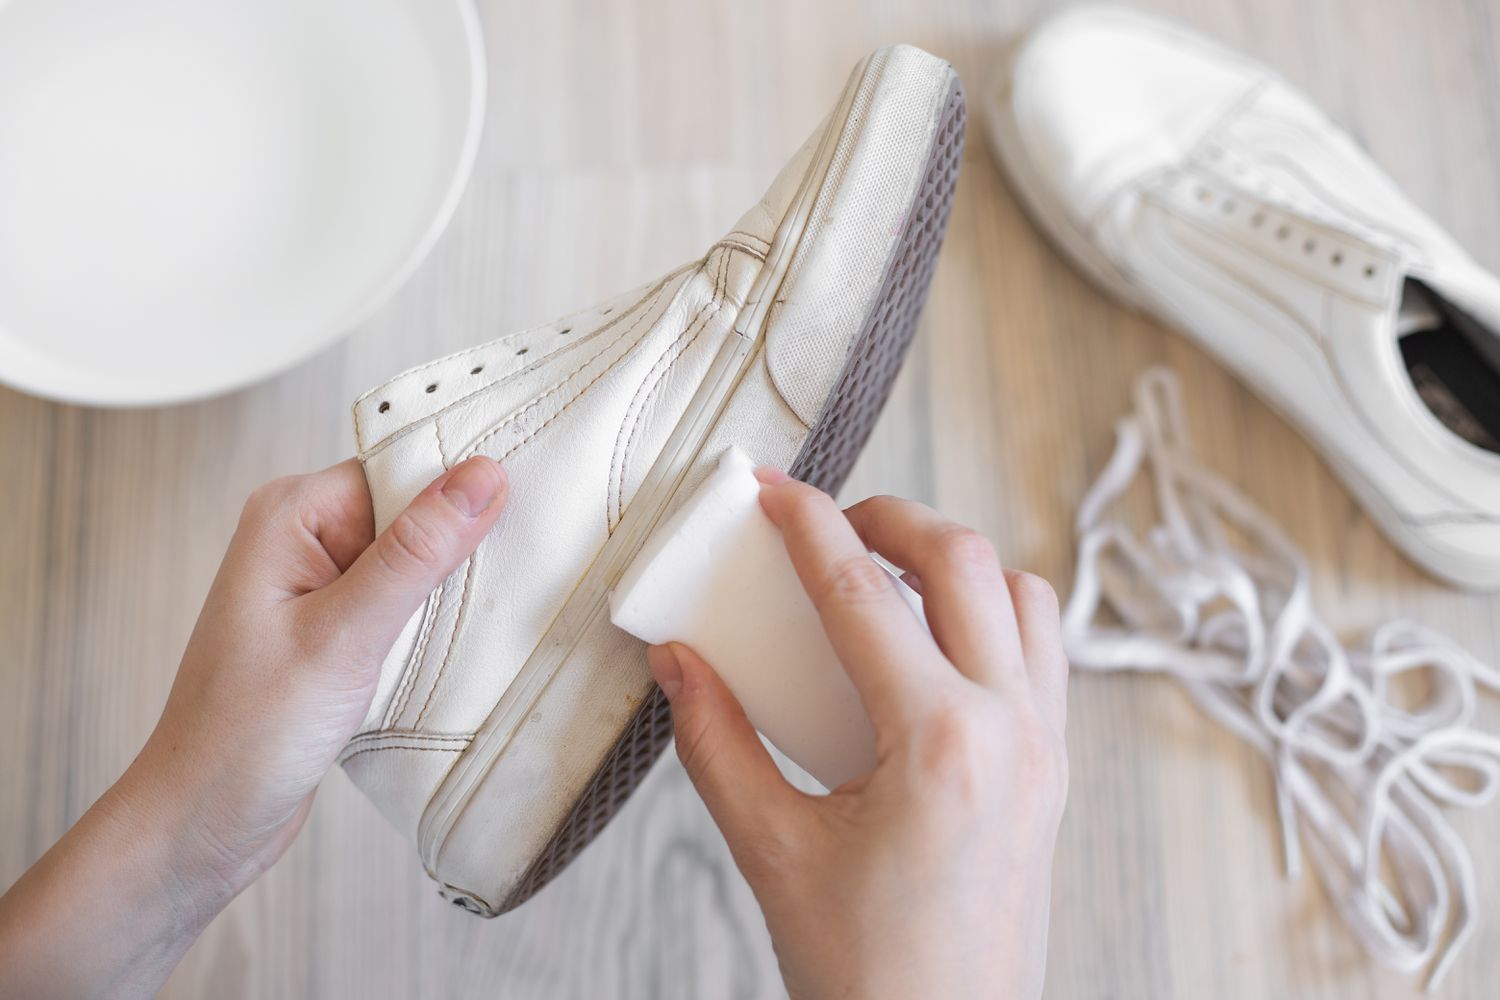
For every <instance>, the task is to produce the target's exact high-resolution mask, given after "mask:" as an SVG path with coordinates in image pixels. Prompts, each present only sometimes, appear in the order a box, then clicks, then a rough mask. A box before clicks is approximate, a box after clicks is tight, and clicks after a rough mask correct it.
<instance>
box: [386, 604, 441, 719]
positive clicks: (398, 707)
mask: <svg viewBox="0 0 1500 1000" xmlns="http://www.w3.org/2000/svg"><path fill="white" fill-rule="evenodd" d="M447 586H448V581H447V579H446V578H445V579H444V580H443V582H442V583H440V584H438V586H437V590H436V591H434V592H433V593H432V594H430V595H428V598H427V609H426V614H424V615H423V616H422V629H421V631H420V632H419V633H418V634H417V644H416V647H415V648H414V649H413V650H412V654H411V658H410V659H408V660H407V661H406V668H405V669H404V670H403V671H402V672H401V680H400V681H399V682H398V684H397V687H396V695H395V697H393V698H392V699H391V705H390V707H389V708H387V709H386V713H385V724H386V725H387V726H392V725H395V723H396V720H397V719H399V718H401V713H402V712H404V711H406V702H407V699H408V698H410V697H411V689H412V688H413V687H414V686H416V682H417V675H418V674H419V673H421V672H422V656H423V654H424V653H426V652H427V642H428V640H429V639H431V638H432V632H433V626H434V625H435V624H436V623H437V616H438V609H439V608H440V607H441V606H442V603H443V591H444V589H445V588H446V587H447Z"/></svg>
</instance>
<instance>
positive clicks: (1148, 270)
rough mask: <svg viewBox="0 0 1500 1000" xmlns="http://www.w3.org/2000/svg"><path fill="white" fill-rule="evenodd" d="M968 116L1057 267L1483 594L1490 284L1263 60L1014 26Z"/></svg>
mask: <svg viewBox="0 0 1500 1000" xmlns="http://www.w3.org/2000/svg"><path fill="white" fill-rule="evenodd" d="M986 111H987V113H988V116H989V126H990V128H989V131H990V137H991V140H992V142H993V144H994V148H995V151H996V154H997V156H998V157H999V159H1000V161H1001V164H1002V165H1003V167H1004V169H1005V171H1006V173H1007V174H1008V175H1009V177H1010V180H1011V182H1012V184H1013V186H1014V188H1015V190H1016V191H1017V193H1018V196H1019V197H1020V199H1021V200H1022V202H1023V203H1024V204H1025V206H1026V208H1027V210H1028V211H1029V212H1030V213H1031V215H1032V216H1033V218H1034V219H1035V220H1036V222H1037V223H1038V225H1039V226H1040V228H1041V229H1042V230H1043V231H1044V232H1045V233H1046V234H1047V235H1048V236H1049V237H1050V238H1051V239H1052V241H1053V242H1054V243H1056V244H1057V245H1058V247H1059V248H1060V249H1061V250H1062V251H1063V252H1064V253H1065V254H1066V255H1067V256H1068V257H1069V258H1070V259H1071V260H1072V261H1073V263H1074V264H1075V265H1077V266H1078V267H1079V268H1080V269H1081V270H1082V271H1084V272H1085V273H1086V274H1087V275H1088V276H1089V277H1090V278H1092V279H1093V280H1094V281H1095V282H1096V283H1097V284H1099V285H1100V286H1102V287H1103V288H1104V289H1106V290H1108V291H1110V292H1112V293H1114V294H1115V295H1116V296H1118V297H1119V298H1121V299H1123V300H1125V301H1126V302H1128V303H1130V304H1132V305H1135V306H1137V307H1139V308H1141V309H1143V310H1145V311H1147V312H1149V313H1152V314H1155V315H1157V316H1159V317H1161V318H1163V319H1165V320H1166V321H1167V322H1169V323H1171V324H1172V325H1174V326H1177V327H1179V328H1181V329H1182V330H1184V331H1186V332H1187V333H1188V334H1190V335H1191V336H1192V337H1193V338H1194V339H1195V340H1197V341H1198V342H1200V343H1201V344H1203V345H1204V346H1205V347H1206V348H1207V349H1208V350H1210V351H1211V352H1212V353H1213V354H1214V355H1215V356H1217V357H1218V358H1219V359H1220V360H1221V361H1222V362H1223V363H1224V364H1226V365H1227V366H1228V367H1229V368H1230V369H1232V370H1233V371H1234V372H1235V373H1236V374H1238V375H1239V376H1240V377H1241V378H1243V379H1244V380H1245V381H1246V382H1247V383H1248V384H1249V385H1250V386H1251V387H1252V388H1254V389H1255V390H1256V391H1257V392H1258V393H1259V394H1260V395H1261V396H1262V397H1263V398H1264V399H1266V400H1267V401H1268V402H1269V403H1270V404H1271V405H1273V406H1275V407H1276V408H1277V409H1278V410H1280V412H1281V413H1283V414H1284V415H1285V416H1286V417H1287V418H1288V419H1289V420H1290V421H1292V423H1293V424H1294V425H1295V426H1296V427H1298V428H1299V429H1300V430H1301V431H1302V433H1303V434H1304V435H1306V436H1307V437H1308V438H1309V439H1310V440H1311V441H1312V442H1313V443H1314V444H1316V445H1317V446H1318V447H1319V448H1320V449H1321V451H1322V453H1323V454H1324V456H1325V457H1326V458H1327V460H1328V462H1329V464H1330V465H1331V466H1332V467H1333V468H1334V469H1335V471H1337V472H1338V473H1339V474H1340V476H1341V477H1342V478H1343V479H1344V481H1345V483H1346V484H1347V485H1348V486H1349V488H1350V489H1351V490H1352V491H1353V493H1354V495H1355V496H1356V497H1357V498H1358V499H1359V501H1360V502H1361V503H1362V504H1363V506H1364V507H1365V509H1366V510H1367V511H1368V512H1369V513H1370V515H1371V516H1372V517H1373V518H1374V519H1375V521H1376V522H1377V523H1378V524H1379V525H1380V526H1381V527H1382V528H1383V529H1384V530H1385V532H1386V533H1387V535H1388V536H1389V537H1390V538H1391V539H1392V540H1393V541H1395V542H1396V543H1397V544H1398V545H1400V546H1401V548H1403V549H1404V550H1405V551H1406V552H1407V554H1409V555H1410V556H1411V557H1412V558H1413V559H1414V560H1416V561H1417V562H1418V563H1419V564H1421V565H1422V566H1424V567H1426V568H1427V569H1428V570H1430V571H1431V572H1432V573H1434V574H1436V575H1438V576H1440V577H1443V578H1446V579H1447V580H1450V581H1452V582H1454V583H1457V584H1460V585H1463V586H1468V587H1474V588H1482V589H1493V588H1497V587H1500V280H1497V279H1496V278H1495V277H1494V276H1492V275H1490V274H1488V273H1486V272H1485V271H1483V270H1482V269H1481V268H1480V267H1479V266H1478V265H1477V264H1475V263H1474V261H1473V260H1472V259H1471V258H1470V257H1469V256H1468V255H1467V254H1466V253H1465V252H1464V251H1463V250H1462V249H1461V248H1460V247H1459V246H1458V245H1456V244H1455V243H1454V242H1453V241H1452V239H1450V238H1449V237H1448V236H1447V235H1446V234H1444V233H1443V232H1442V231H1441V230H1440V229H1439V228H1438V226H1437V225H1436V224H1435V223H1434V222H1433V221H1432V220H1431V219H1429V218H1427V216H1426V215H1424V214H1423V213H1422V212H1421V211H1420V210H1419V209H1417V208H1416V207H1415V206H1414V205H1413V204H1412V203H1411V202H1410V201H1409V200H1408V199H1407V198H1406V197H1405V196H1404V195H1403V194H1402V193H1401V192H1400V190H1398V189H1397V187H1396V185H1395V184H1394V183H1393V182H1392V181H1391V180H1390V179H1389V178H1388V177H1387V176H1386V175H1385V174H1384V173H1383V172H1382V171H1381V170H1380V169H1379V167H1377V166H1376V165H1375V164H1374V163H1373V162H1372V161H1371V160H1370V159H1369V157H1368V156H1367V155H1366V154H1365V153H1364V152H1363V151H1362V150H1360V149H1359V148H1358V147H1357V146H1356V145H1355V144H1354V143H1353V142H1352V141H1351V140H1350V139H1349V137H1348V136H1347V135H1345V134H1344V133H1343V132H1342V131H1341V130H1340V129H1339V128H1338V127H1336V126H1335V125H1333V124H1332V123H1331V122H1330V121H1329V120H1328V119H1327V118H1326V117H1325V116H1324V115H1323V114H1322V113H1321V112H1320V111H1319V110H1318V109H1317V108H1316V107H1314V106H1313V105H1312V103H1311V102H1310V101H1308V99H1307V98H1305V97H1304V96H1303V95H1301V94H1300V93H1298V92H1297V91H1296V90H1294V89H1293V88H1292V87H1291V86H1289V85H1288V84H1287V83H1285V82H1284V81H1283V80H1281V79H1280V78H1279V77H1278V76H1277V75H1276V74H1275V73H1273V72H1272V71H1270V70H1269V69H1267V68H1266V67H1264V66H1262V65H1260V64H1258V63H1256V62H1254V61H1252V60H1250V59H1248V58H1246V57H1244V56H1242V55H1239V54H1237V53H1235V52H1232V51H1229V50H1227V49H1225V48H1223V47H1222V46H1219V45H1216V44H1214V43H1213V42H1210V41H1208V40H1207V39H1204V38H1202V37H1200V36H1198V35H1196V34H1194V33H1192V32H1190V31H1188V30H1186V29H1184V28H1182V27H1179V26H1177V25H1175V24H1172V23H1169V22H1164V21H1160V20H1157V19H1155V18H1151V17H1146V16H1144V15H1140V14H1136V13H1133V12H1130V11H1126V10H1120V9H1117V8H1094V7H1080V8H1074V9H1072V10H1069V11H1067V12H1065V13H1063V14H1061V15H1059V16H1056V17H1053V18H1051V19H1050V20H1047V21H1044V22H1043V23H1041V24H1040V25H1039V26H1037V27H1036V28H1034V29H1033V30H1032V31H1031V32H1030V33H1029V34H1028V35H1027V36H1025V37H1024V38H1023V39H1021V41H1020V42H1019V43H1018V44H1017V45H1016V47H1015V49H1014V50H1013V52H1012V53H1011V56H1010V60H1009V65H1008V67H1006V70H1005V72H1004V73H1003V74H1002V79H1001V81H1000V83H999V86H998V87H997V88H996V90H995V91H994V92H993V93H992V94H991V95H990V99H989V100H988V101H987V102H986Z"/></svg>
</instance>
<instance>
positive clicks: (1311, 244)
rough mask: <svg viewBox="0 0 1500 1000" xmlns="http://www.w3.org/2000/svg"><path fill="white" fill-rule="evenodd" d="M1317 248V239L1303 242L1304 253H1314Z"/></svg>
mask: <svg viewBox="0 0 1500 1000" xmlns="http://www.w3.org/2000/svg"><path fill="white" fill-rule="evenodd" d="M1316 249H1318V241H1317V240H1312V239H1310V240H1306V241H1305V242H1303V244H1302V252H1303V253H1312V252H1313V251H1314V250H1316Z"/></svg>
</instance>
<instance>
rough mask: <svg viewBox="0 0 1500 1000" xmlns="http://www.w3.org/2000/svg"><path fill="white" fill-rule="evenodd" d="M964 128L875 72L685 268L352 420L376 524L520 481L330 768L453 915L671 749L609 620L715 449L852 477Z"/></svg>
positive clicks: (548, 863)
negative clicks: (395, 832)
mask: <svg viewBox="0 0 1500 1000" xmlns="http://www.w3.org/2000/svg"><path fill="white" fill-rule="evenodd" d="M963 125H964V99H963V92H962V90H961V88H960V87H959V84H958V79H957V77H956V76H955V75H954V73H953V70H952V68H951V67H950V66H948V64H947V63H945V62H943V61H941V60H939V59H936V58H934V57H932V56H930V55H928V54H926V53H924V52H921V51H919V50H917V49H914V48H910V47H908V46H898V47H895V48H889V49H882V50H880V51H878V52H876V53H874V54H873V55H871V56H869V57H868V58H866V59H865V60H864V61H863V62H862V63H860V65H859V66H858V67H857V68H856V69H855V70H854V73H853V75H852V76H851V77H850V79H849V83H848V84H847V86H846V87H845V89H844V92H843V95H842V97H840V99H839V102H838V105H837V107H836V108H835V109H834V111H833V113H832V114H831V115H830V117H829V118H828V119H827V120H826V122H825V124H824V125H823V126H822V127H820V128H819V129H818V130H817V132H816V133H815V134H814V135H813V136H812V138H811V139H809V140H808V142H807V143H806V144H805V145H804V146H803V147H802V149H801V151H799V152H798V153H797V155H796V156H795V157H793V159H792V161H791V163H790V164H789V165H788V166H787V167H786V168H785V169H784V170H783V171H782V173H781V174H780V176H779V177H777V179H776V181H775V183H774V184H773V185H772V186H771V189H770V191H769V192H768V193H767V194H766V196H765V197H764V198H763V199H762V200H761V202H760V203H759V204H758V205H756V206H755V207H754V208H752V209H751V210H750V211H749V212H748V213H747V214H746V215H745V216H744V217H743V218H742V219H741V220H740V221H739V223H738V224H736V225H735V227H734V228H733V229H731V230H730V232H729V233H728V234H727V235H726V236H725V237H724V238H723V239H722V240H720V241H719V242H718V243H716V244H714V245H713V246H712V247H710V248H709V250H708V253H707V254H705V255H704V256H703V257H702V258H701V259H699V260H696V261H694V262H692V263H690V264H687V265H685V266H683V267H681V268H678V269H677V270H675V271H673V272H672V273H670V274H668V275H666V276H665V277H663V278H661V279H660V280H658V281H654V282H652V283H651V284H649V285H646V286H645V287H643V288H640V289H637V290H635V291H633V292H630V293H628V294H625V295H621V296H619V297H618V298H614V299H611V300H609V301H608V302H604V303H602V304H601V305H599V306H596V307H594V308H592V309H586V310H584V311H582V312H579V313H575V314H573V315H571V316H567V317H565V318H563V319H560V320H558V321H557V322H555V323H550V324H547V325H546V326H542V327H538V328H536V329H533V330H526V331H524V332H522V333H518V334H515V335H513V336H509V337H503V338H501V339H499V340H496V341H493V342H491V343H489V344H485V345H482V346H480V347H476V348H473V349H471V350H467V351H463V352H461V353H458V354H455V355H452V356H451V357H447V358H443V359H442V360H439V361H434V362H432V363H431V364H428V365H423V366H421V367H419V368H414V369H412V370H411V371H408V372H405V373H404V374H401V375H398V376H397V377H396V378H394V379H392V380H391V381H389V382H387V383H385V384H383V385H381V386H378V387H376V388H375V389H372V390H371V391H370V392H368V393H366V394H365V395H364V396H362V397H360V399H359V400H358V401H357V402H356V403H355V406H354V423H355V434H356V438H357V442H358V446H359V455H360V459H361V460H362V461H363V463H364V467H365V473H366V476H367V477H368V479H369V483H370V489H371V492H372V494H373V496H374V502H375V513H376V521H377V525H378V527H379V528H381V529H384V527H385V526H386V525H387V524H388V523H389V522H390V521H391V519H392V518H393V517H394V516H395V515H396V513H397V512H398V511H400V510H401V509H402V508H403V507H404V506H405V505H406V503H407V502H408V501H409V500H411V498H412V497H413V496H415V494H416V493H417V492H418V491H419V490H420V489H421V488H422V487H423V486H424V485H425V484H426V483H428V482H429V481H430V480H431V479H433V478H434V477H435V476H436V475H437V474H438V473H439V472H441V471H442V469H444V468H445V467H449V466H452V465H454V464H455V463H457V462H459V461H461V460H463V459H464V458H467V457H469V456H471V455H474V454H476V453H483V454H486V455H490V456H492V457H494V458H496V459H498V460H500V461H501V462H503V463H504V464H505V466H506V468H507V470H508V471H509V473H510V482H511V491H510V499H509V502H508V505H507V508H506V511H505V514H504V515H503V516H502V518H501V520H500V522H499V524H498V525H497V526H496V528H495V530H494V532H493V533H492V534H491V535H490V537H489V538H488V539H487V540H486V541H485V542H484V544H483V545H481V546H480V548H479V550H478V552H477V553H475V555H474V556H473V557H472V558H471V559H470V560H469V561H468V562H467V563H466V564H465V565H464V566H463V567H462V568H461V569H460V570H459V571H458V572H456V573H455V574H454V575H453V576H452V577H450V578H449V579H448V581H447V582H446V583H444V584H443V586H442V587H440V588H439V589H438V590H437V591H436V592H434V593H433V595H432V596H431V598H430V599H429V600H428V601H427V603H426V606H425V607H424V608H423V610H422V611H421V612H419V613H418V614H417V615H416V616H415V617H414V618H413V619H412V620H411V622H410V623H408V625H407V627H406V630H405V632H404V633H403V635H402V637H401V639H400V641H399V642H398V643H397V645H396V647H395V649H394V650H392V652H391V655H390V656H389V658H387V660H386V662H385V664H384V667H383V669H382V673H381V679H380V685H379V688H378V690H377V693H376V696H375V700H374V703H373V705H372V706H371V708H370V714H369V717H368V718H367V719H366V720H365V725H364V726H363V727H362V728H363V732H361V733H360V734H359V735H358V736H356V737H355V738H354V739H353V740H352V741H351V742H350V743H349V745H348V747H347V748H346V749H345V750H344V752H343V755H342V757H341V761H342V763H343V765H344V769H345V771H346V772H348V774H349V775H350V777H351V778H353V780H354V782H355V783H356V784H357V785H359V787H360V788H361V789H363V790H364V791H365V793H366V794H367V795H369V796H370V798H371V799H373V800H374V801H375V803H376V804H377V805H378V806H379V807H380V809H381V810H382V811H383V812H384V813H385V815H386V816H387V817H388V818H389V819H390V820H391V821H392V822H393V823H395V824H396V826H397V827H399V828H400V829H402V830H405V831H408V832H409V833H410V834H411V835H412V836H413V837H414V838H415V840H416V842H417V847H418V851H419V853H420V855H421V858H422V862H423V864H424V865H425V866H426V868H427V871H428V873H429V874H430V875H431V876H432V877H433V878H434V879H435V880H436V881H437V882H438V883H439V884H440V886H441V890H442V892H443V894H444V895H445V896H446V897H447V898H449V899H451V900H452V901H453V902H454V903H455V904H457V905H460V906H463V907H465V908H466V909H469V910H471V911H473V912H476V913H480V914H484V915H486V916H494V915H495V914H498V913H501V912H504V911H505V910H507V909H510V908H511V907H514V906H516V905H517V904H519V903H521V902H522V901H524V900H525V899H526V898H527V897H528V896H530V895H531V894H532V893H533V892H535V891H536V890H537V889H538V888H540V887H541V886H542V885H544V884H545V883H546V882H547V881H548V880H549V879H551V878H552V877H553V875H555V874H556V873H557V872H558V871H559V870H560V869H561V868H562V866H563V865H565V864H566V863H567V862H568V861H569V860H571V858H572V857H573V856H574V855H575V854H576V853H577V852H578V851H579V850H580V849H582V848H583V847H584V846H585V845H586V844H587V843H588V842H589V840H591V839H592V838H593V836H594V835H595V834H596V833H597V832H598V831H599V829H600V828H601V827H602V826H603V825H604V824H605V823H606V822H607V821H608V820H609V818H610V817H611V816H612V815H613V813H614V812H615V810H616V809H617V808H618V807H619V806H620V804H621V803H622V802H623V801H624V799H625V798H626V796H628V795H629V794H630V792H631V791H632V790H633V789H634V787H635V785H636V784H637V782H639V781H640V779H641V778H642V777H643V776H644V774H645V773H646V771H647V770H648V768H649V767H650V766H651V764H652V762H653V761H654V760H655V759H656V757H657V754H658V752H659V751H660V750H661V748H662V746H663V745H664V744H665V743H666V741H667V739H668V737H669V735H670V732H671V727H670V719H669V715H668V712H667V709H666V705H665V702H664V700H663V699H662V698H661V697H660V694H659V692H657V690H656V688H655V685H654V684H653V683H652V680H651V675H650V672H649V670H648V668H647V666H646V662H645V657H644V653H643V650H644V646H643V645H642V644H641V643H640V642H638V641H637V640H635V639H633V638H631V637H630V636H628V635H627V634H625V633H624V632H622V631H620V630H618V629H616V628H615V627H614V626H613V625H611V624H610V622H609V615H608V607H607V603H606V602H607V597H608V594H609V592H610V590H611V588H612V587H613V586H614V584H615V583H616V582H617V580H618V578H619V576H620V574H621V573H622V572H623V570H624V569H625V568H626V566H627V565H628V564H629V563H630V561H631V559H632V557H633V556H634V555H635V554H636V552H637V551H638V550H639V549H640V547H641V545H642V543H644V542H645V540H646V538H647V536H648V534H649V533H650V532H651V529H652V527H653V526H654V525H656V524H657V523H658V522H660V521H661V520H662V519H663V518H664V517H665V516H666V515H668V514H670V513H671V511H672V510H673V509H674V507H675V505H676V504H677V503H678V502H679V498H684V499H685V498H686V497H687V496H688V495H689V494H690V493H691V492H692V490H693V488H694V487H695V486H696V485H697V484H698V482H700V481H701V480H702V479H704V478H705V477H706V476H707V475H708V473H709V472H710V471H711V470H712V468H713V465H714V462H715V460H716V458H717V456H718V455H720V454H721V453H722V452H723V451H724V450H725V448H726V447H728V446H730V445H736V446H738V447H739V448H741V449H743V450H744V451H745V452H747V453H748V454H749V455H750V456H751V457H752V458H753V459H755V460H756V461H757V462H761V463H773V464H776V465H778V466H781V467H784V468H787V469H788V470H789V471H790V472H791V473H792V474H793V475H795V476H798V477H799V478H803V479H806V480H807V481H809V482H812V483H816V484H817V485H819V486H821V487H822V488H824V489H827V490H833V489H836V488H837V487H838V486H839V484H840V483H841V481H842V480H843V478H844V476H845V474H846V473H847V472H848V470H849V467H850V466H851V465H852V464H853V462H854V459H855V456H856V455H857V454H858V452H859V449H860V448H861V446H862V445H863V443H864V440H865V438H866V436H867V435H868V433H869V431H870V428H871V425H872V424H873V422H874V420H875V416H876V414H877V413H878V411H879V409H880V407H881V405H882V403H883V402H884V400H885V397H886V394H887V392H888V390H889V388H890V384H891V381H892V380H893V379H894V377H895V374H896V371H897V369H898V368H899V366H900V363H901V358H902V355H903V353H904V352H905V349H906V346H907V343H908V342H909V340H910V338H911V336H912V332H913V330H914V328H915V325H916V321H917V315H918V312H919V311H920V309H921V307H922V302H923V299H924V298H925V296H926V291H927V286H928V282H929V280H930V278H931V275H932V270H933V266H934V264H935V262H936V257H937V252H938V248H939V246H940V244H941V242H942V238H943V231H944V228H945V226H946V223H947V217H948V208H949V204H950V202H951V199H952V194H953V186H954V182H955V180H956V178H957V173H958V167H959V155H960V152H961V150H962V146H963Z"/></svg>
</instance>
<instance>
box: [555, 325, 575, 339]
mask: <svg viewBox="0 0 1500 1000" xmlns="http://www.w3.org/2000/svg"><path fill="white" fill-rule="evenodd" d="M572 332H573V328H572V327H571V326H565V327H563V328H562V329H561V330H558V331H557V335H558V336H559V337H566V336H567V335H568V334H570V333H572Z"/></svg>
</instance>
